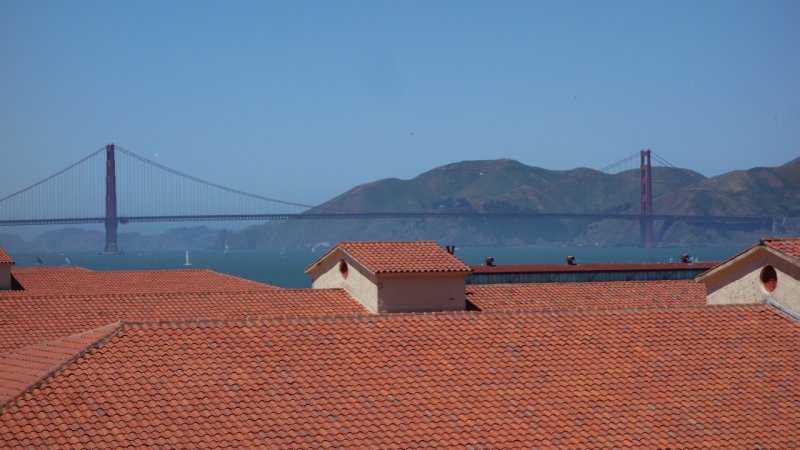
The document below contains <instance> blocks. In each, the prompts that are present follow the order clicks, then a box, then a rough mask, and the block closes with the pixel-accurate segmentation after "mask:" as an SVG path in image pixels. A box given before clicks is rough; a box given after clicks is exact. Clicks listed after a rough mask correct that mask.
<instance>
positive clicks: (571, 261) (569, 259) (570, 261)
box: [566, 256, 575, 266]
mask: <svg viewBox="0 0 800 450" xmlns="http://www.w3.org/2000/svg"><path fill="white" fill-rule="evenodd" d="M566 260H567V265H568V266H574V265H575V257H574V256H567V258H566Z"/></svg>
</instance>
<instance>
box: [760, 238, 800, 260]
mask: <svg viewBox="0 0 800 450" xmlns="http://www.w3.org/2000/svg"><path fill="white" fill-rule="evenodd" d="M763 242H764V245H766V246H767V247H769V248H771V249H773V250H777V251H779V252H781V253H783V254H784V255H786V256H790V257H792V258H795V259H800V238H766V239H763Z"/></svg>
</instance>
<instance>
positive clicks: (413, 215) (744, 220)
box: [0, 212, 773, 227]
mask: <svg viewBox="0 0 800 450" xmlns="http://www.w3.org/2000/svg"><path fill="white" fill-rule="evenodd" d="M342 219H525V220H544V219H570V220H604V219H610V220H634V221H639V220H643V219H644V220H663V221H680V222H690V223H721V222H724V223H741V224H759V225H764V226H767V227H771V226H772V223H773V218H772V217H764V216H754V217H748V216H684V215H673V214H652V215H641V214H602V213H583V214H579V213H537V212H517V213H475V212H443V213H431V212H369V213H367V212H329V213H298V214H223V215H187V216H130V217H124V216H118V217H117V221H118V222H119V223H123V224H124V223H130V222H189V221H217V220H342ZM105 221H106V218H105V217H76V218H62V219H16V220H0V226H14V225H57V224H78V223H105Z"/></svg>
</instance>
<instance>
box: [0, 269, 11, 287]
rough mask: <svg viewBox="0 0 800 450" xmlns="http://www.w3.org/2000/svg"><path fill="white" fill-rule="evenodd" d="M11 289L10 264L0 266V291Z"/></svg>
mask: <svg viewBox="0 0 800 450" xmlns="http://www.w3.org/2000/svg"><path fill="white" fill-rule="evenodd" d="M9 289H11V264H0V291H5V290H9Z"/></svg>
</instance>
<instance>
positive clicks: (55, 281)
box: [0, 267, 279, 298]
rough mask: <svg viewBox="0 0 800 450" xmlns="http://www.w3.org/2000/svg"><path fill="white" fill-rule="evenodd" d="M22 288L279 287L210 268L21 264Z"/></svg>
mask: <svg viewBox="0 0 800 450" xmlns="http://www.w3.org/2000/svg"><path fill="white" fill-rule="evenodd" d="M11 275H12V276H13V277H14V279H15V280H16V282H17V284H18V285H19V286H20V287H21V289H20V290H12V291H0V298H3V297H5V296H13V295H25V296H29V295H65V294H137V293H143V294H144V293H165V292H184V293H185V292H237V291H255V290H267V289H279V288H278V287H276V286H270V285H268V284H264V283H258V282H255V281H250V280H246V279H244V278H238V277H234V276H231V275H226V274H222V273H219V272H214V271H211V270H203V269H200V270H197V269H193V270H129V271H94V270H87V269H82V268H78V267H24V268H23V267H20V268H13V269H11Z"/></svg>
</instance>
